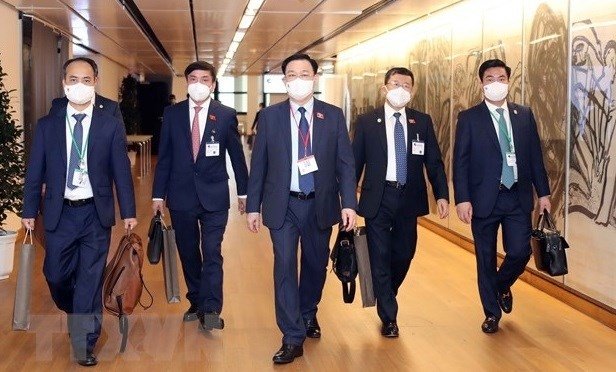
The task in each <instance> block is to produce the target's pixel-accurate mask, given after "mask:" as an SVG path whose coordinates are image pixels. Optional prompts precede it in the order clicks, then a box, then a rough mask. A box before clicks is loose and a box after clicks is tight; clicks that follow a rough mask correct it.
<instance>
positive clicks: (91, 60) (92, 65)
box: [62, 57, 98, 77]
mask: <svg viewBox="0 0 616 372" xmlns="http://www.w3.org/2000/svg"><path fill="white" fill-rule="evenodd" d="M79 61H81V62H85V63H87V64H89V65H90V67H92V70H93V71H94V77H98V66H97V65H96V62H94V60H93V59H91V58H88V57H75V58H71V59H69V60H68V61H66V62H64V64H63V65H62V73H63V74H64V77H66V69H67V68H68V65H70V64H71V63H73V62H79Z"/></svg>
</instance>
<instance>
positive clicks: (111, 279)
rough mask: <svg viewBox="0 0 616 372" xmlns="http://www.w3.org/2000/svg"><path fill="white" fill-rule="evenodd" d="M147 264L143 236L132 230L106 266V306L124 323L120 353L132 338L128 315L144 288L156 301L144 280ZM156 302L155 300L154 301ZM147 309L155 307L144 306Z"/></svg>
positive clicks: (121, 241)
mask: <svg viewBox="0 0 616 372" xmlns="http://www.w3.org/2000/svg"><path fill="white" fill-rule="evenodd" d="M142 266H143V245H142V243H141V238H140V237H139V236H138V235H137V234H134V233H128V234H127V235H125V236H123V237H122V239H121V240H120V244H119V247H118V250H117V251H116V253H115V255H114V256H113V259H112V260H111V262H109V264H108V265H107V267H106V268H105V277H104V280H103V305H104V306H105V309H106V310H107V311H108V312H109V313H111V314H113V315H115V316H117V317H118V318H119V322H120V333H121V334H122V345H121V346H120V352H123V351H124V349H125V348H126V341H127V337H128V318H127V315H130V314H132V312H133V310H134V309H135V307H136V306H137V304H140V305H141V302H140V301H139V300H140V298H141V291H142V289H143V288H145V290H146V292H148V294H149V295H150V299H152V300H153V298H152V294H150V292H149V291H148V289H147V288H146V287H145V284H144V283H143V277H142V276H141V268H142ZM152 302H153V301H152ZM141 306H142V307H143V308H144V309H148V308H149V307H150V306H152V303H151V302H150V305H148V306H144V305H141Z"/></svg>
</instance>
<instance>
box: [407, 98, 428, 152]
mask: <svg viewBox="0 0 616 372" xmlns="http://www.w3.org/2000/svg"><path fill="white" fill-rule="evenodd" d="M415 120H416V119H415V113H414V112H413V110H411V109H410V108H408V107H407V108H406V135H407V138H406V156H407V157H410V156H411V152H412V146H413V140H414V139H417V133H419V131H418V129H417V125H416V122H415ZM420 140H421V141H425V138H420Z"/></svg>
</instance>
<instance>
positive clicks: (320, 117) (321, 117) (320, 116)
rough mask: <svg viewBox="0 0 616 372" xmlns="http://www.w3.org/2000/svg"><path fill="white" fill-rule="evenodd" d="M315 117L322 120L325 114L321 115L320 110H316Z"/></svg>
mask: <svg viewBox="0 0 616 372" xmlns="http://www.w3.org/2000/svg"><path fill="white" fill-rule="evenodd" d="M317 118H318V119H321V120H323V119H325V115H323V114H322V113H320V112H317Z"/></svg>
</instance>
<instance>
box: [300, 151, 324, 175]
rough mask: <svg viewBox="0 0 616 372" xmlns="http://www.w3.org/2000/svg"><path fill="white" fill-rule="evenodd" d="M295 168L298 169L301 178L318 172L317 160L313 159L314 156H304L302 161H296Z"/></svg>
mask: <svg viewBox="0 0 616 372" xmlns="http://www.w3.org/2000/svg"><path fill="white" fill-rule="evenodd" d="M297 166H298V167H299V174H301V175H302V176H304V175H306V174H308V173H312V172H314V171H317V170H319V167H318V166H317V160H316V159H315V158H314V155H310V156H306V157H305V158H303V159H299V160H298V161H297Z"/></svg>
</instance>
